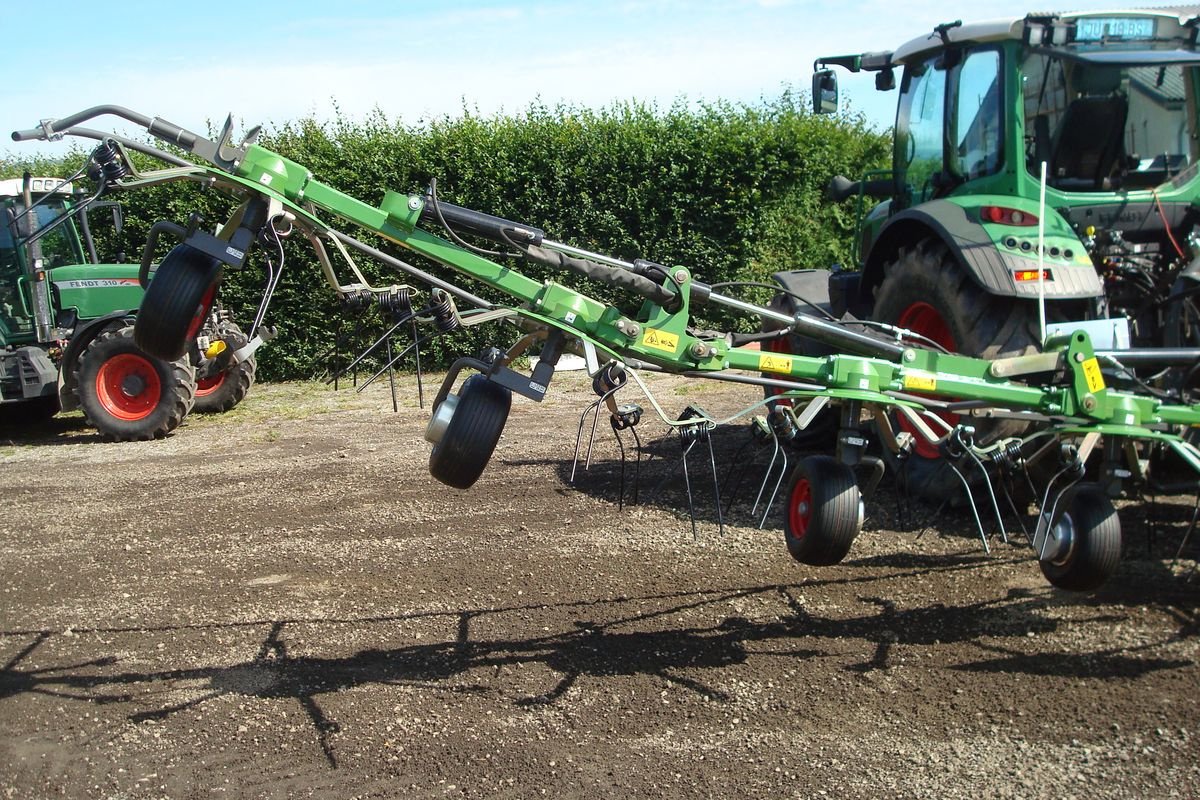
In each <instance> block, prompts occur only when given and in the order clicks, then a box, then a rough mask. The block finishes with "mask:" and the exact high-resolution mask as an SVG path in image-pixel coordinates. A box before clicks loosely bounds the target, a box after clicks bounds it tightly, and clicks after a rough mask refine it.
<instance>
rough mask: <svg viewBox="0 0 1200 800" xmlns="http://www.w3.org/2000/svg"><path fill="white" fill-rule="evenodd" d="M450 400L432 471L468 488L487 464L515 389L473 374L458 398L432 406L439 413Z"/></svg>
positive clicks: (447, 481)
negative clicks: (448, 420)
mask: <svg viewBox="0 0 1200 800" xmlns="http://www.w3.org/2000/svg"><path fill="white" fill-rule="evenodd" d="M447 402H450V403H453V404H454V405H453V406H452V407H451V408H450V409H449V410H450V411H451V412H452V416H451V417H450V422H449V424H448V425H446V428H445V430H444V431H443V432H442V434H441V439H440V440H439V441H438V442H437V443H436V444H434V446H433V452H432V453H430V454H429V472H430V474H431V475H433V477H435V478H437V479H438V480H439V481H441V482H442V483H444V484H446V485H447V486H453V487H454V488H456V489H468V488H470V487H471V486H472V485H473V484H474V483H475V481H477V480H479V476H480V475H482V474H483V468H484V467H486V466H487V463H488V459H490V458H491V457H492V451H493V450H495V449H496V443H497V442H499V441H500V434H501V433H502V432H503V431H504V423H505V422H507V421H508V411H509V409H510V408H511V407H512V392H511V391H510V390H509V389H506V388H505V387H503V386H501V385H500V384H498V383H495V382H493V381H489V380H488V379H487V378H485V377H484V376H483V375H472V376H471V377H470V378H467V380H466V381H464V382H463V385H462V389H460V390H459V393H458V397H457V400H455V399H453V395H451V396H449V397H447V399H446V400H444V401H442V403H441V405H439V406H438V408H435V409H434V410H433V413H434V415H435V421H436V416H437V415H438V413H439V411H440V410H443V409H442V407H443V406H445V404H446V403H447Z"/></svg>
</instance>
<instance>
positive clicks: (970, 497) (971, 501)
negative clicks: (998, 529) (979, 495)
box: [942, 460, 992, 555]
mask: <svg viewBox="0 0 1200 800" xmlns="http://www.w3.org/2000/svg"><path fill="white" fill-rule="evenodd" d="M942 463H943V464H945V465H946V466H948V467H950V469H951V470H953V471H954V474H955V475H957V476H958V479H959V480H960V481H961V482H962V485H963V491H965V492H966V493H967V505H969V506H970V507H971V514H972V516H974V517H975V528H976V529H977V530H978V531H979V541H981V542H983V552H985V553H987V554H988V555H991V553H992V548H991V547H989V546H988V540H987V534H986V533H985V532H984V530H983V521H982V520H981V519H979V509H977V508H976V507H975V495H974V494H973V493H972V492H971V485H970V484H969V483H967V479H966V478H965V477H963V474H962V473H961V472H959V469H958V467H956V466H954V464H952V463H951V462H949V461H946V460H943V461H942Z"/></svg>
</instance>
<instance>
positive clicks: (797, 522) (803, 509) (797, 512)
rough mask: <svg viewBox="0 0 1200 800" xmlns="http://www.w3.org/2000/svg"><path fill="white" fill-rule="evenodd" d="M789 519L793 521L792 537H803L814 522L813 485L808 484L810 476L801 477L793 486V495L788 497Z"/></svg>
mask: <svg viewBox="0 0 1200 800" xmlns="http://www.w3.org/2000/svg"><path fill="white" fill-rule="evenodd" d="M788 521H789V522H790V523H791V526H790V527H791V532H792V538H794V539H803V538H804V534H806V533H808V525H809V523H810V522H812V487H811V486H809V484H808V478H800V479H799V480H797V481H796V485H795V486H793V487H792V496H791V497H790V498H788Z"/></svg>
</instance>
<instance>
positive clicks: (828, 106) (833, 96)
mask: <svg viewBox="0 0 1200 800" xmlns="http://www.w3.org/2000/svg"><path fill="white" fill-rule="evenodd" d="M812 103H813V113H814V114H832V113H834V112H835V111H837V108H838V85H837V73H835V72H834V71H833V70H831V69H820V70H817V71H816V72H814V73H813V77H812Z"/></svg>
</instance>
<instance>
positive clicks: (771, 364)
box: [758, 353, 792, 375]
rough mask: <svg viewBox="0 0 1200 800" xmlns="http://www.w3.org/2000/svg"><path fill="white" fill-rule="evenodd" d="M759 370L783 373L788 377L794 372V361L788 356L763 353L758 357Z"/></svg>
mask: <svg viewBox="0 0 1200 800" xmlns="http://www.w3.org/2000/svg"><path fill="white" fill-rule="evenodd" d="M758 368H759V370H761V371H762V372H782V373H783V374H784V375H787V374H788V373H789V372H791V371H792V360H791V359H790V358H788V357H787V356H777V355H772V354H770V353H763V354H762V355H760V356H759V357H758Z"/></svg>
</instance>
